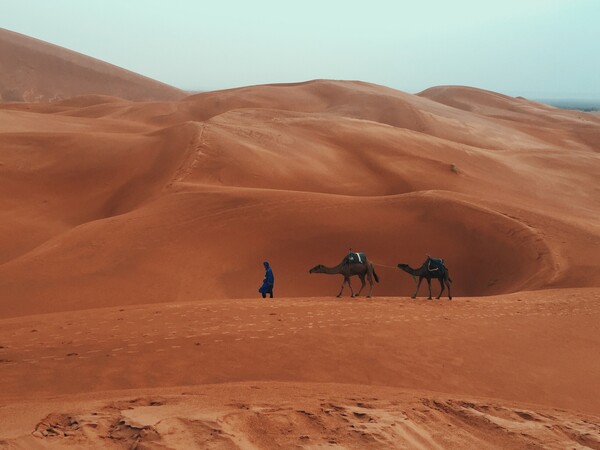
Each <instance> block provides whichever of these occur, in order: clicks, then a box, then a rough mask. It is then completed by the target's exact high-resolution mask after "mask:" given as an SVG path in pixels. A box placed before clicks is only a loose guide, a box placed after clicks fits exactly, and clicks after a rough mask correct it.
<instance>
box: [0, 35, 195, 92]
mask: <svg viewBox="0 0 600 450" xmlns="http://www.w3.org/2000/svg"><path fill="white" fill-rule="evenodd" d="M0 55H1V56H2V71H1V72H0V101H2V102H22V101H26V102H39V101H56V100H61V99H65V98H69V97H74V96H78V95H86V94H93V95H98V94H101V95H109V96H116V97H122V98H126V99H130V100H138V101H142V100H176V99H179V98H182V97H183V96H184V93H183V92H182V91H180V90H179V89H177V88H174V87H172V86H169V85H167V84H164V83H160V82H158V81H155V80H152V79H150V78H147V77H144V76H142V75H138V74H136V73H133V72H130V71H128V70H125V69H122V68H120V67H116V66H113V65H111V64H108V63H105V62H103V61H100V60H97V59H94V58H90V57H89V56H85V55H82V54H80V53H77V52H73V51H71V50H67V49H65V48H62V47H58V46H56V45H52V44H49V43H47V42H43V41H40V40H37V39H33V38H31V37H28V36H24V35H22V34H19V33H15V32H12V31H9V30H5V29H2V28H0Z"/></svg>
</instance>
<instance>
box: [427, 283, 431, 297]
mask: <svg viewBox="0 0 600 450" xmlns="http://www.w3.org/2000/svg"><path fill="white" fill-rule="evenodd" d="M427 286H429V297H427V300H431V278H427Z"/></svg>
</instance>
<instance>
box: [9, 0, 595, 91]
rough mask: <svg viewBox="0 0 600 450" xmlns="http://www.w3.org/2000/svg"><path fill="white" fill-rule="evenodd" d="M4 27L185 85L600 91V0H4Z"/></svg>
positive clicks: (189, 87)
mask: <svg viewBox="0 0 600 450" xmlns="http://www.w3.org/2000/svg"><path fill="white" fill-rule="evenodd" d="M0 11H1V14H0V27H1V28H6V29H8V30H11V31H16V32H18V33H22V34H25V35H28V36H31V37H35V38H37V39H41V40H44V41H47V42H50V43H53V44H56V45H60V46H62V47H66V48H68V49H71V50H75V51H77V52H80V53H83V54H86V55H88V56H92V57H94V58H98V59H101V60H104V61H107V62H110V63H112V64H115V65H117V66H120V67H124V68H126V69H129V70H132V71H134V72H138V73H141V74H143V75H145V76H148V77H151V78H155V79H157V80H160V81H162V82H165V83H168V84H171V85H173V86H177V87H179V88H182V89H186V90H198V91H207V90H217V89H227V88H232V87H239V86H248V85H255V84H267V83H288V82H298V81H306V80H312V79H321V78H325V79H336V80H361V81H367V82H371V83H376V84H381V85H385V86H388V87H392V88H395V89H399V90H402V91H406V92H410V93H416V92H419V91H421V90H423V89H426V88H428V87H431V86H438V85H466V86H473V87H478V88H482V89H489V90H492V91H496V92H501V93H504V94H507V95H512V96H518V95H521V96H524V97H528V98H533V99H561V98H569V99H600V25H599V24H600V0H501V1H496V0H487V1H486V0H454V1H450V0H448V1H442V0H418V1H417V0H411V1H404V0H395V1H393V0H369V1H355V0H318V1H317V0H302V1H285V0H254V1H250V0H247V1H243V0H218V1H215V0H211V1H206V0H102V1H95V2H92V1H83V0H52V1H49V0H18V1H17V0H0Z"/></svg>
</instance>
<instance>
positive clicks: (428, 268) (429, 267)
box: [398, 255, 452, 300]
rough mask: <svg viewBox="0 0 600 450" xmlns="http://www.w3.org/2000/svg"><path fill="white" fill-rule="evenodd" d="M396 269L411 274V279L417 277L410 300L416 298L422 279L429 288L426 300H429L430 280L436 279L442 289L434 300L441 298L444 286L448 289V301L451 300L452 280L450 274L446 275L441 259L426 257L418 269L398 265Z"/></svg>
mask: <svg viewBox="0 0 600 450" xmlns="http://www.w3.org/2000/svg"><path fill="white" fill-rule="evenodd" d="M398 268H399V269H400V270H404V271H405V272H407V273H409V274H411V275H412V276H413V278H415V277H419V282H418V283H417V290H416V291H415V293H414V294H413V296H412V297H411V298H416V297H417V293H418V292H419V287H420V286H421V281H423V278H425V279H426V280H427V285H428V286H429V297H428V300H431V279H432V278H437V279H438V280H440V286H441V287H442V290H441V291H440V295H438V296H437V297H436V299H438V300H439V298H440V297H441V296H442V293H443V292H444V285H445V286H447V287H448V300H452V294H451V292H450V283H452V279H451V278H450V274H449V273H448V268H447V267H446V266H445V265H444V260H443V259H438V258H431V257H430V256H429V255H428V256H427V260H426V261H425V262H424V263H423V265H422V266H421V267H419V268H418V269H413V268H412V267H410V266H409V265H408V264H398ZM415 281H416V278H415Z"/></svg>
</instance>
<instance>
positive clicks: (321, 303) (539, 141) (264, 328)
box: [0, 31, 600, 449]
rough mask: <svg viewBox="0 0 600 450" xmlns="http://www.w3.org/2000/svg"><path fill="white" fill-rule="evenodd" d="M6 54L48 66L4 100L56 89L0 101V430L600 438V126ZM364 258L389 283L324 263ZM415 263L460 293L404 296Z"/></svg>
mask: <svg viewBox="0 0 600 450" xmlns="http://www.w3.org/2000/svg"><path fill="white" fill-rule="evenodd" d="M7 48H8V49H9V50H10V51H9V52H8V55H9V56H10V57H15V55H17V54H19V55H22V57H23V58H24V59H23V61H25V60H27V61H31V64H32V67H36V68H45V67H54V68H55V69H56V72H52V70H50V71H49V72H47V73H48V74H49V75H48V77H47V78H46V79H45V81H44V83H47V85H44V84H43V83H41V81H40V82H39V83H38V81H36V79H35V77H34V76H33V75H31V76H30V77H29V78H27V77H25V78H23V83H26V84H27V86H28V87H27V89H30V90H29V91H27V89H25V87H26V86H25V84H24V85H23V86H21V87H19V86H17V85H14V86H17V87H19V89H21V90H20V91H19V89H17V91H18V92H17V91H11V92H9V95H8V97H7V94H6V92H7V91H6V89H5V87H6V81H5V80H3V79H0V88H2V89H4V90H1V89H0V91H1V93H2V96H3V97H2V98H3V100H5V101H6V100H23V99H25V100H30V99H40V100H56V101H53V102H50V103H49V102H47V101H46V102H36V103H23V102H19V103H2V104H0V324H1V327H0V392H1V393H0V446H6V447H8V448H27V449H30V448H55V447H58V448H60V447H66V448H97V447H98V446H105V447H108V448H132V446H136V445H137V448H282V447H283V448H291V447H302V448H323V447H332V448H335V447H336V446H337V447H338V448H381V447H394V446H395V447H398V448H466V447H471V448H474V447H477V448H531V447H536V446H541V447H544V448H566V447H575V448H586V447H587V448H600V426H599V424H600V419H599V418H598V417H599V416H600V404H599V403H598V399H599V398H600V396H599V395H598V383H597V380H598V379H600V366H599V363H598V359H597V355H598V351H599V350H600V341H599V340H598V337H597V332H596V324H597V321H598V314H599V313H600V309H599V308H598V305H599V304H600V303H598V300H599V295H600V291H599V289H600V272H599V271H598V267H599V266H600V253H599V252H598V248H599V244H600V220H599V217H600V216H599V215H598V211H599V209H600V208H599V206H600V202H599V199H600V190H599V188H598V183H597V180H598V175H599V174H600V152H599V150H600V118H599V117H598V116H597V115H593V114H586V113H581V112H577V111H565V110H559V109H556V108H552V107H549V106H546V105H542V104H539V103H534V102H530V101H528V100H526V99H522V98H511V97H507V96H504V95H501V94H497V93H493V92H488V91H482V90H478V89H474V88H468V87H459V86H442V87H435V88H431V89H428V90H426V91H423V92H421V93H419V94H418V95H411V94H407V93H404V92H400V91H396V90H393V89H389V88H386V87H383V86H377V85H373V84H368V83H363V82H344V81H329V80H314V81H310V82H304V83H293V84H285V85H264V86H250V87H245V88H240V89H231V90H225V91H217V92H206V93H201V94H197V95H192V96H188V97H186V98H180V97H181V93H180V92H179V91H176V90H173V89H171V88H168V87H165V86H162V85H157V84H156V83H155V82H151V81H148V80H140V79H139V78H136V77H134V76H133V75H131V74H124V72H123V71H122V70H121V69H117V68H114V67H108V66H104V65H102V64H101V63H99V62H95V61H93V60H89V59H86V58H85V57H83V56H82V55H75V54H72V53H69V52H67V51H66V50H64V49H59V48H56V47H50V46H48V45H46V44H43V43H40V42H38V41H35V40H31V39H29V38H24V37H22V36H18V35H15V34H13V33H10V32H6V31H2V32H1V33H0V49H2V50H3V51H6V49H7ZM11 49H12V50H11ZM15 49H18V52H17V50H15ZM11 55H12V56H11ZM28 58H29V59H28ZM11 61H12V62H11V63H10V64H11V65H12V66H11V67H13V68H15V70H18V69H19V67H21V66H19V64H18V63H17V62H16V61H13V60H11ZM3 63H4V59H3ZM69 64H73V65H75V66H77V67H79V68H80V69H81V70H82V71H83V72H77V73H76V72H72V75H73V78H71V79H69V78H68V79H67V80H66V81H67V82H69V83H71V84H72V86H73V89H72V90H69V91H66V90H64V89H63V87H61V86H62V85H61V84H60V83H58V81H57V76H58V75H61V74H63V73H64V71H65V70H67V69H66V68H67V67H71V66H70V65H69ZM107 67H108V68H107ZM19 70H20V69H19ZM44 70H46V69H44ZM69 70H70V69H69ZM32 73H33V72H32ZM81 73H86V74H88V75H90V74H92V75H93V76H92V75H90V77H91V80H92V81H94V80H95V81H94V83H97V84H93V83H92V84H91V85H84V83H79V82H74V81H73V80H75V78H77V77H80V76H81ZM57 74H58V75H57ZM55 75H56V76H55ZM86 76H87V75H86ZM115 77H116V78H115ZM116 79H119V80H122V81H123V84H119V83H117V82H114V80H116ZM133 85H135V86H137V88H136V90H132V89H130V87H131V86H133ZM98 86H102V87H103V88H102V89H100V88H99V87H98ZM109 86H110V87H111V89H108V87H109ZM117 87H118V88H117ZM105 88H106V89H105ZM138 88H139V90H137V89H138ZM15 89H16V88H15ZM125 90H127V91H129V92H131V94H132V96H130V97H127V96H125V95H123V93H124V92H125ZM26 91H27V92H26ZM17 94H18V95H17ZM77 94H84V95H81V96H77ZM19 95H20V96H21V97H19V98H16V97H15V98H13V97H14V96H17V97H18V96H19ZM11 96H12V97H11ZM67 97H68V98H67ZM59 98H64V99H62V100H60V101H58V99H59ZM140 99H144V100H150V99H152V100H154V101H151V102H150V101H145V102H139V101H132V100H140ZM350 247H352V248H353V249H355V250H361V251H365V252H366V253H367V254H368V255H369V258H370V259H371V260H372V261H373V262H374V263H375V264H376V266H375V270H376V272H377V274H378V276H379V278H380V283H379V284H377V285H376V286H375V287H374V295H375V297H374V298H372V299H365V298H360V299H349V298H346V297H345V298H343V299H335V298H333V295H335V294H336V293H337V292H338V290H339V286H340V283H341V279H340V278H336V277H332V276H327V275H309V273H308V269H309V268H310V267H312V266H314V265H316V264H318V263H321V264H327V265H335V264H337V263H338V262H339V261H340V260H341V258H342V257H343V256H344V254H345V252H347V251H348V248H350ZM425 254H432V255H434V256H439V257H444V258H445V259H446V262H447V265H448V267H449V269H450V274H451V277H452V279H453V285H452V289H453V295H454V297H455V299H454V300H453V301H452V302H449V301H447V300H442V301H431V302H429V301H426V300H423V299H419V300H415V301H413V300H410V299H409V298H408V297H409V296H410V295H411V294H412V293H413V291H414V288H415V285H414V282H413V280H412V279H411V277H410V276H409V275H407V274H405V273H403V272H400V271H399V270H398V269H397V268H395V266H396V264H397V263H400V262H404V263H409V264H411V265H413V266H417V265H419V264H420V263H421V262H422V261H423V260H424V257H425ZM263 260H269V261H270V262H271V264H272V266H273V267H274V270H275V276H276V280H277V281H276V288H275V294H276V298H275V299H274V300H273V301H263V300H262V299H261V300H259V299H257V298H256V297H257V292H256V290H257V288H258V285H259V284H260V281H261V279H262V275H263V272H262V264H261V263H262V261H263ZM354 287H355V288H356V287H358V281H355V282H354ZM433 287H434V294H437V293H438V290H439V285H438V284H437V283H436V282H434V286H433ZM425 293H426V286H422V287H421V295H425ZM347 294H348V292H346V295H347ZM449 430H451V432H450V433H449V432H448V431H449Z"/></svg>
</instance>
